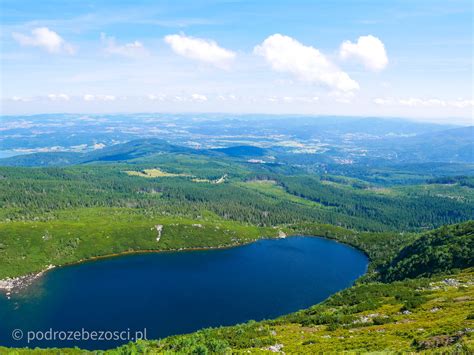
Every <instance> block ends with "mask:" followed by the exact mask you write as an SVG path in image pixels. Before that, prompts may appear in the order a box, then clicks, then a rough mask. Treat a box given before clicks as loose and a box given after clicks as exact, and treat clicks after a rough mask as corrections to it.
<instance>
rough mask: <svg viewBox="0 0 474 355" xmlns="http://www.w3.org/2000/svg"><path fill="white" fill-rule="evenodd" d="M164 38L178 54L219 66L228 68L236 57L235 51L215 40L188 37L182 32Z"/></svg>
mask: <svg viewBox="0 0 474 355" xmlns="http://www.w3.org/2000/svg"><path fill="white" fill-rule="evenodd" d="M164 40H165V42H166V43H167V44H169V45H170V46H171V49H172V50H173V51H174V52H175V53H176V54H179V55H181V56H183V57H186V58H191V59H195V60H198V61H200V62H205V63H209V64H212V65H214V66H216V67H218V68H228V67H229V65H230V63H231V62H232V60H233V59H234V58H235V53H234V52H232V51H230V50H228V49H225V48H222V47H220V46H219V45H218V44H217V43H216V42H215V41H213V40H209V39H203V38H194V37H188V36H185V35H182V34H179V35H178V34H176V35H168V36H165V38H164Z"/></svg>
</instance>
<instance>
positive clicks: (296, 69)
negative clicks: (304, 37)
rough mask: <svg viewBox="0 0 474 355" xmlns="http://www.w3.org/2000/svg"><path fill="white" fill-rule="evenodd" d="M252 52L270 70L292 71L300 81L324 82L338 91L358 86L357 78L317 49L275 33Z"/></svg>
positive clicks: (354, 88)
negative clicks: (260, 57)
mask: <svg viewBox="0 0 474 355" xmlns="http://www.w3.org/2000/svg"><path fill="white" fill-rule="evenodd" d="M254 53H255V54H257V55H260V56H262V57H264V58H265V60H266V61H267V63H268V64H270V65H271V67H272V69H273V70H275V71H278V72H286V73H291V74H293V75H294V76H296V77H297V78H298V79H300V80H303V81H307V82H312V83H317V84H324V85H326V86H328V87H330V88H332V89H336V90H340V91H352V90H357V89H359V84H358V83H357V82H356V81H354V80H353V79H351V78H350V77H349V75H348V74H347V73H345V72H343V71H342V70H341V69H339V68H338V67H337V66H336V65H334V64H333V63H331V62H330V61H329V60H328V59H327V58H326V57H325V56H324V55H323V54H322V53H321V52H320V51H319V50H317V49H316V48H314V47H311V46H305V45H303V44H302V43H300V42H298V41H297V40H295V39H293V38H291V37H288V36H284V35H281V34H274V35H272V36H270V37H268V38H267V39H265V40H264V41H263V42H262V43H261V44H260V45H258V46H256V47H255V48H254Z"/></svg>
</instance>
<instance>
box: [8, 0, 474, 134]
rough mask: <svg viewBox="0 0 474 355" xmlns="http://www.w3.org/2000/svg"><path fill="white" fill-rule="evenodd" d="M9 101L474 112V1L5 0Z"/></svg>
mask: <svg viewBox="0 0 474 355" xmlns="http://www.w3.org/2000/svg"><path fill="white" fill-rule="evenodd" d="M0 4H1V11H0V21H1V29H0V40H1V54H0V65H1V67H0V69H1V79H0V84H1V85H0V89H1V93H0V96H1V107H0V109H1V114H2V115H21V114H36V113H59V112H64V113H74V112H77V113H118V112H123V113H126V112H222V113H226V112H229V113H275V114H286V113H297V114H310V115H328V114H330V115H350V116H384V117H385V116H388V117H405V118H412V119H417V120H424V121H431V122H439V123H441V122H443V123H445V122H450V123H457V124H466V125H468V124H474V122H473V109H474V100H473V13H474V11H473V6H474V5H473V4H472V2H471V1H449V0H442V1H437V0H429V1H421V0H404V1H396V0H395V1H380V0H378V1H370V0H365V1H342V0H341V1H335V0H332V1H330V0H327V1H316V0H312V1H302V0H292V1H290V0H287V1H278V0H272V1H266V0H260V1H255V0H254V1H248V0H192V1H191V0H189V1H186V0H182V1H162V0H153V1H146V0H133V1H132V0H120V1H89V0H81V1H76V0H71V1H53V0H42V1H36V0H35V1H33V0H32V1H24V0H0Z"/></svg>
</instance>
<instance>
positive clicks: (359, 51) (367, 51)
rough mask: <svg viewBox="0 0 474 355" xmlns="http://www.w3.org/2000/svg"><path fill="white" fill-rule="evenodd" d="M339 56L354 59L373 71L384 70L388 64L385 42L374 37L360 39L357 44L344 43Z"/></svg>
mask: <svg viewBox="0 0 474 355" xmlns="http://www.w3.org/2000/svg"><path fill="white" fill-rule="evenodd" d="M339 55H340V57H341V58H342V59H350V58H354V59H355V60H358V61H359V62H361V63H362V64H363V65H364V66H365V67H366V68H367V69H369V70H373V71H380V70H383V69H385V67H386V66H387V64H388V57H387V52H386V51H385V46H384V44H383V42H382V41H381V40H380V39H378V38H377V37H374V36H372V35H368V36H361V37H359V39H358V40H357V43H352V42H351V41H344V42H342V44H341V47H340V49H339Z"/></svg>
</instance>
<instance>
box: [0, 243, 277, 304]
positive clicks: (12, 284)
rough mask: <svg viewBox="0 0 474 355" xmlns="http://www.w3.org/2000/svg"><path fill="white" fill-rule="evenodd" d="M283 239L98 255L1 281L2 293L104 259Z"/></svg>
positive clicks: (212, 248) (8, 293)
mask: <svg viewBox="0 0 474 355" xmlns="http://www.w3.org/2000/svg"><path fill="white" fill-rule="evenodd" d="M278 238H281V237H265V238H257V239H254V240H250V241H246V242H244V243H234V244H227V245H218V246H215V247H191V248H177V249H141V250H126V251H123V252H119V253H111V254H106V255H97V256H93V257H91V258H87V259H79V260H77V261H73V262H69V263H64V264H61V265H48V266H47V267H46V268H45V269H43V270H41V271H39V272H33V273H29V274H26V275H20V276H16V277H7V278H4V279H0V293H4V294H5V295H6V296H7V297H8V296H9V295H10V294H11V293H12V292H20V291H21V290H23V289H25V288H27V287H28V286H30V285H31V284H32V283H34V282H35V281H36V280H38V279H39V278H41V277H42V276H44V274H46V272H48V271H49V270H52V269H54V268H57V267H66V266H72V265H78V264H83V263H89V262H94V261H98V260H102V259H109V258H117V257H121V256H126V255H137V254H151V253H167V252H169V253H175V252H187V251H189V252H191V251H200V250H221V249H230V248H236V247H239V246H244V245H248V244H251V243H255V242H256V241H258V240H264V239H278Z"/></svg>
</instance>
